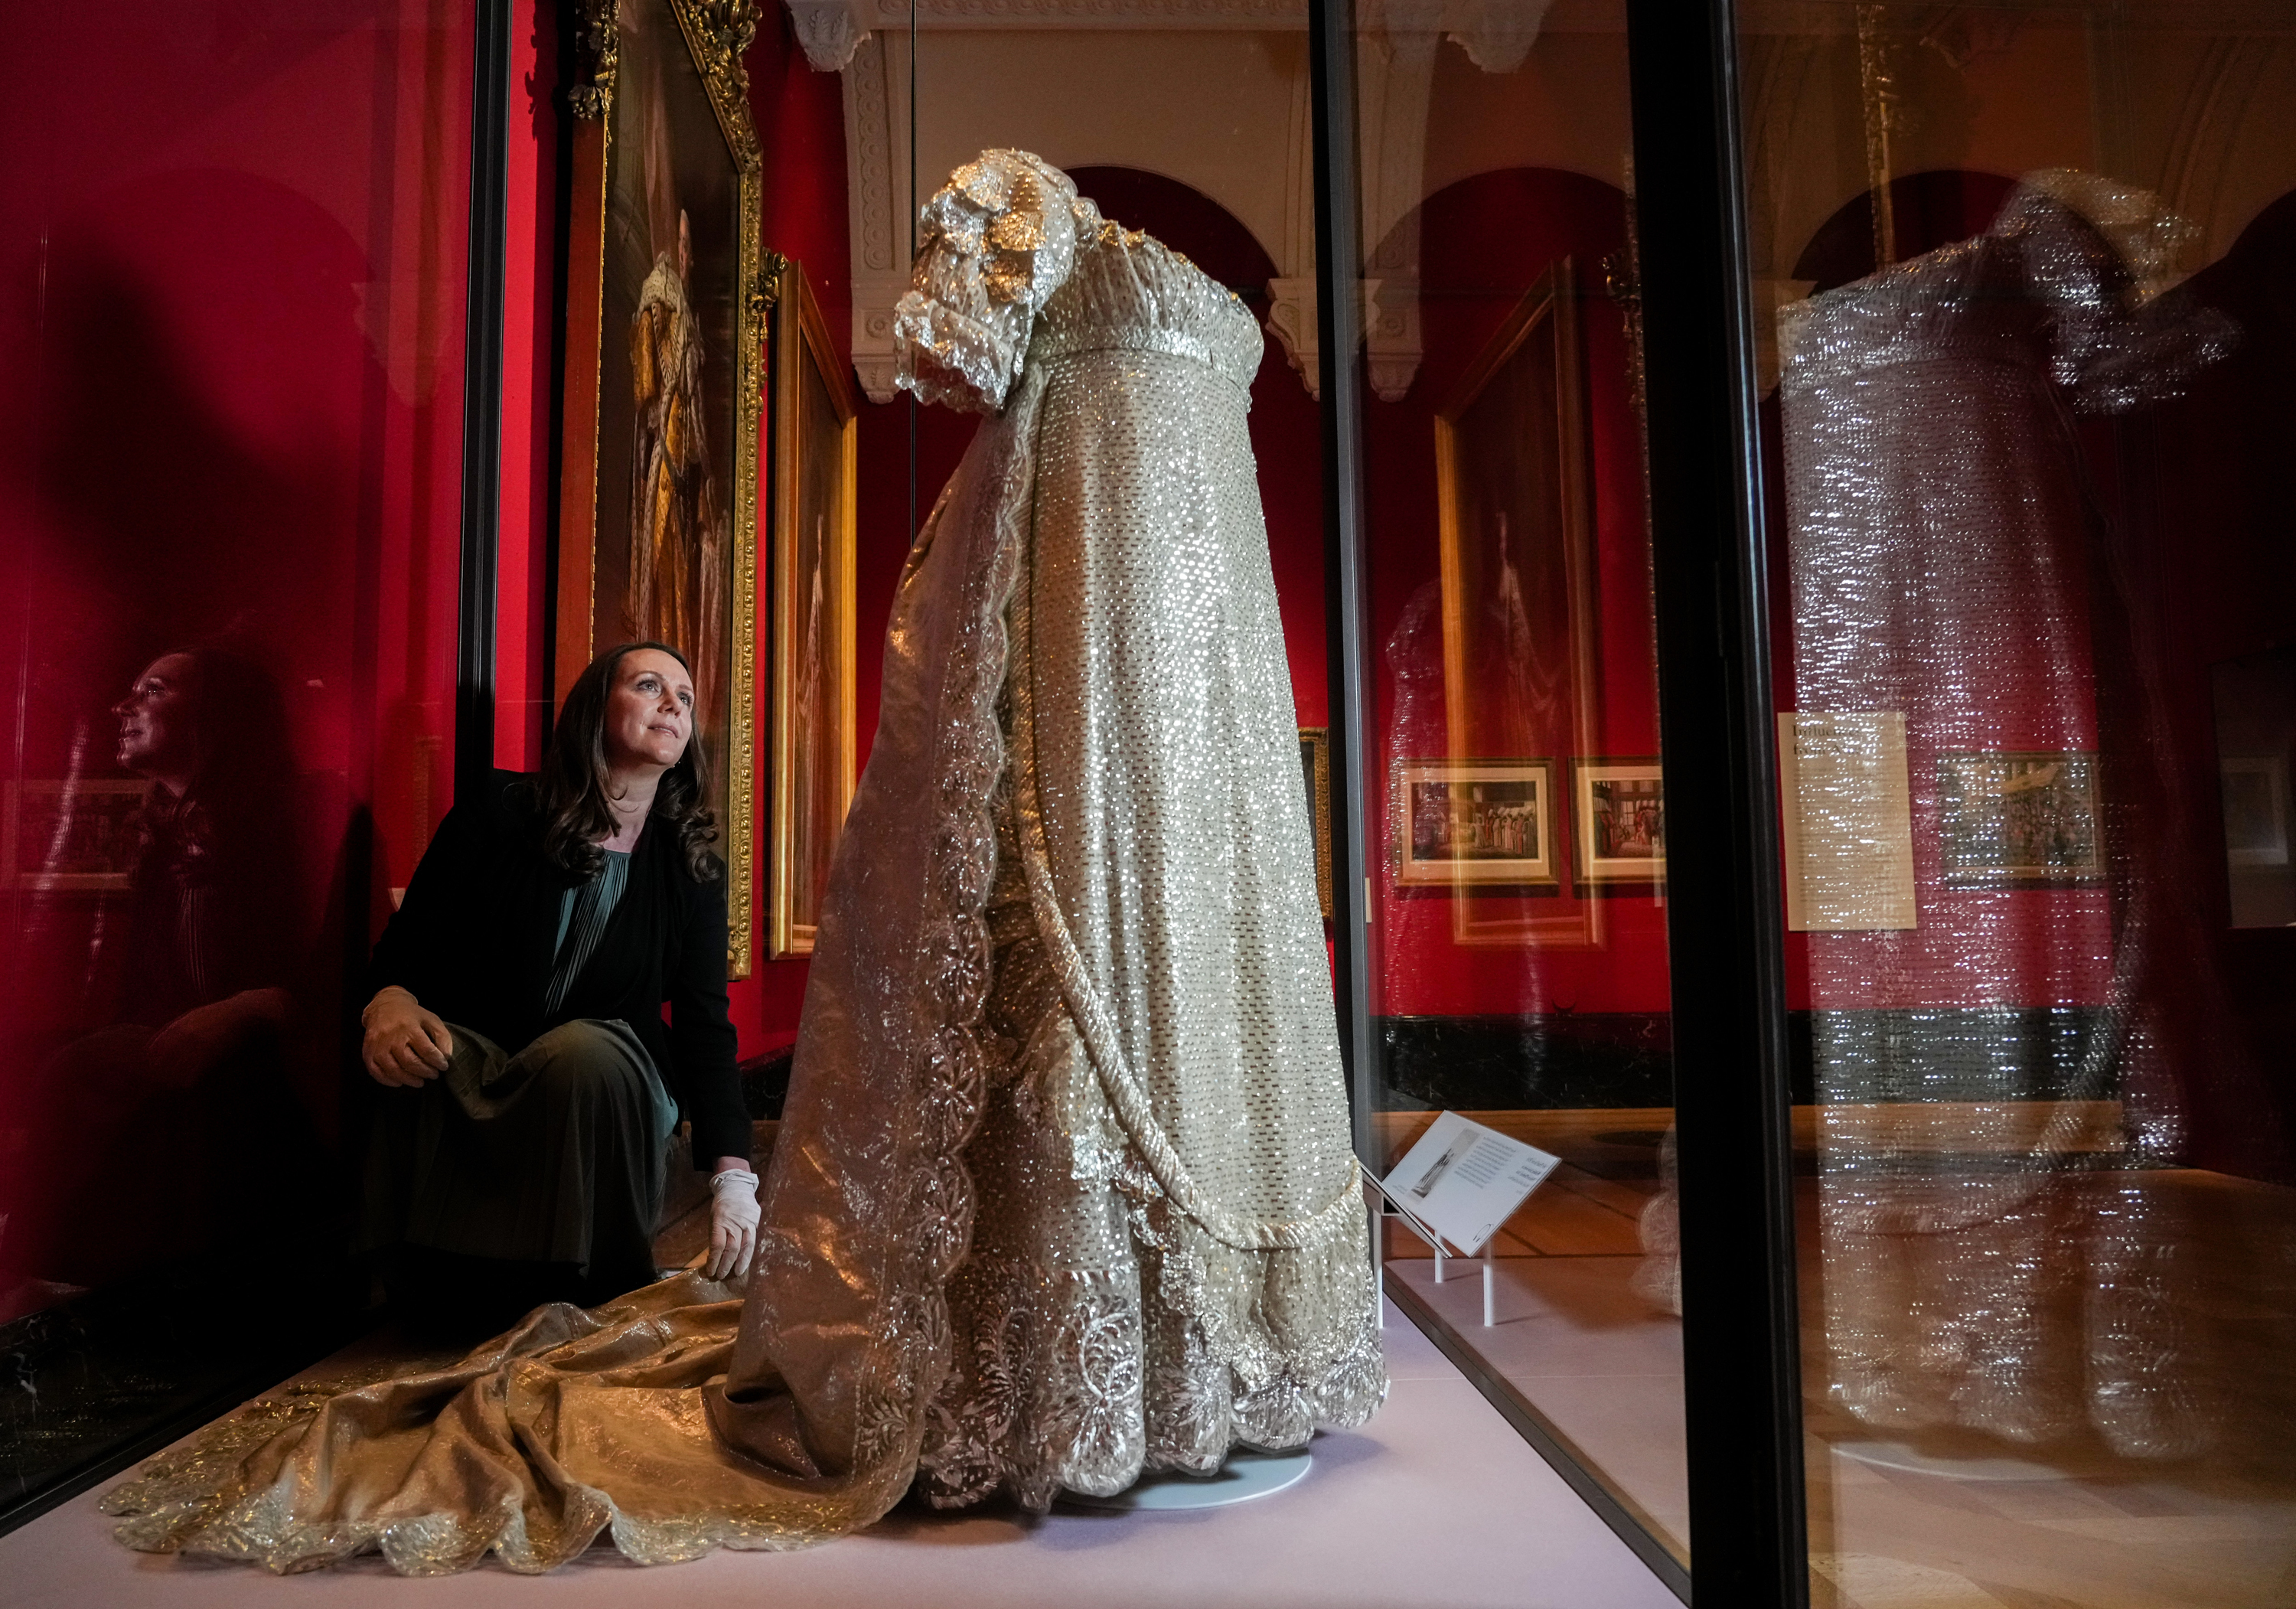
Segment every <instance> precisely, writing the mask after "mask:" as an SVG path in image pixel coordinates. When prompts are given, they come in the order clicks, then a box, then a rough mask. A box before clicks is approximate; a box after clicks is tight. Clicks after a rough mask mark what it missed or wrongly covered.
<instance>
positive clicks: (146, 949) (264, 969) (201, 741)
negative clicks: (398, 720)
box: [11, 648, 317, 1285]
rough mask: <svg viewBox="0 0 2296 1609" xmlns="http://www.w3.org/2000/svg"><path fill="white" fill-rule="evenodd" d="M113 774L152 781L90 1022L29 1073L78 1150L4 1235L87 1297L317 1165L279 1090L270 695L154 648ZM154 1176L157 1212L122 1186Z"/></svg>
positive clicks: (285, 1021)
mask: <svg viewBox="0 0 2296 1609" xmlns="http://www.w3.org/2000/svg"><path fill="white" fill-rule="evenodd" d="M112 713H113V714H114V715H115V716H117V717H118V718H119V743H118V748H117V751H116V753H117V759H118V760H119V764H120V766H121V767H122V768H125V769H127V770H129V771H133V772H135V773H136V774H137V775H139V776H143V777H145V778H147V779H148V780H149V783H150V786H149V788H148V789H147V791H146V792H145V793H144V796H143V803H142V805H141V806H140V807H139V809H138V810H137V812H136V816H135V829H136V836H137V849H136V857H135V869H134V872H133V874H132V875H131V877H130V879H129V885H128V887H129V891H128V897H127V912H126V920H125V922H124V923H123V924H121V925H120V928H119V930H118V931H119V935H120V936H119V939H118V940H117V941H116V942H112V943H101V942H100V944H99V948H98V952H97V956H96V960H97V963H98V965H97V969H96V978H97V980H98V989H99V991H100V997H102V998H103V1001H104V1003H103V1005H102V1008H101V1009H102V1018H101V1019H100V1020H101V1021H102V1022H105V1023H106V1024H107V1026H105V1027H103V1028H102V1029H100V1030H97V1031H96V1032H94V1033H93V1034H90V1035H88V1036H86V1038H82V1039H80V1040H78V1041H77V1042H76V1043H74V1044H72V1045H70V1046H69V1047H66V1048H65V1049H64V1050H63V1051H61V1053H60V1054H59V1055H57V1056H56V1057H55V1059H54V1060H53V1061H52V1062H51V1063H49V1064H48V1066H47V1068H46V1069H45V1073H46V1077H45V1086H46V1094H45V1099H46V1101H47V1103H48V1104H49V1107H50V1110H49V1112H48V1114H47V1118H46V1121H45V1123H44V1124H43V1129H42V1131H43V1132H47V1133H53V1134H65V1133H70V1134H74V1135H76V1136H78V1141H77V1142H76V1143H75V1145H73V1147H72V1153H73V1154H74V1155H75V1156H78V1157H85V1158H88V1159H98V1160H91V1161H89V1162H87V1163H86V1164H85V1165H81V1166H75V1165H74V1164H73V1163H72V1162H70V1161H69V1160H68V1159H67V1160H65V1161H63V1162H62V1165H63V1166H64V1167H65V1168H66V1169H67V1170H68V1175H67V1177H65V1178H61V1179H60V1180H58V1181H57V1185H56V1187H55V1188H54V1190H53V1192H52V1193H51V1194H49V1195H48V1197H47V1199H45V1201H42V1202H38V1203H25V1205H24V1211H25V1212H26V1221H25V1222H24V1223H23V1224H22V1225H21V1228H20V1230H19V1232H18V1234H16V1235H12V1236H11V1239H12V1241H13V1242H15V1243H16V1244H19V1245H24V1244H25V1243H27V1242H29V1243H30V1244H29V1245H25V1251H26V1252H27V1254H28V1255H29V1256H30V1257H34V1258H37V1259H38V1260H40V1261H41V1262H42V1263H43V1264H44V1265H45V1267H46V1268H48V1269H50V1270H52V1271H53V1273H54V1274H56V1275H58V1276H61V1277H64V1278H67V1279H69V1280H71V1281H72V1282H74V1283H76V1284H84V1285H85V1284H94V1283H98V1282H100V1281H103V1280H108V1279H111V1278H115V1277H121V1276H124V1275H126V1274H128V1273H131V1272H134V1271H135V1270H136V1269H138V1268H143V1267H145V1266H147V1265H150V1264H153V1263H157V1262H161V1261H165V1260H168V1259H171V1258H176V1257H181V1256H186V1255H192V1254H195V1253H198V1252H202V1251H205V1250H207V1249H209V1248H210V1247H211V1246H214V1245H216V1244H219V1243H220V1242H221V1241H222V1240H223V1239H224V1238H225V1236H227V1235H230V1234H232V1233H234V1231H237V1230H240V1229H243V1228H245V1227H248V1226H249V1225H250V1224H251V1223H252V1222H253V1221H255V1219H257V1217H258V1215H259V1214H260V1213H261V1211H263V1209H264V1205H265V1203H266V1201H267V1200H269V1199H271V1198H270V1197H268V1196H266V1194H263V1193H262V1192H261V1191H260V1190H259V1189H258V1186H257V1184H256V1182H255V1180H256V1178H257V1177H258V1175H257V1172H256V1170H253V1169H252V1168H251V1167H250V1164H251V1163H253V1162H256V1161H257V1159H258V1158H262V1159H265V1166H266V1169H267V1170H269V1171H268V1172H267V1173H266V1174H264V1175H263V1176H262V1177H264V1178H266V1179H267V1180H268V1181H269V1182H270V1183H271V1184H273V1185H276V1184H277V1183H278V1182H279V1173H280V1171H281V1170H293V1169H295V1168H297V1167H315V1166H316V1165H317V1161H316V1146H317V1141H316V1135H315V1133H314V1131H313V1129H312V1128H311V1126H310V1125H309V1123H308V1122H307V1120H306V1118H305V1116H304V1112H303V1104H302V1102H301V1101H299V1099H298V1098H297V1096H296V1095H295V1094H294V1092H293V1088H292V1085H291V1080H289V1078H288V1077H287V1072H288V1068H287V1055H286V1044H287V1030H288V1029H289V1027H290V1024H291V1021H292V1019H293V1017H294V1015H295V1011H294V1005H295V993H294V990H293V989H292V988H291V983H292V981H293V973H294V971H295V967H294V961H293V957H294V956H296V954H297V953H298V952H299V950H300V949H301V948H303V946H304V944H305V942H306V933H305V923H304V920H303V911H302V905H303V899H302V890H301V889H300V887H299V880H298V879H297V877H296V876H295V866H294V858H293V854H292V851H291V844H292V842H293V837H292V833H291V823H290V821H289V818H288V816H289V813H288V811H287V809H286V807H285V796H284V793H283V789H282V786H281V784H280V780H279V778H280V776H281V775H282V773H283V771H285V772H287V773H289V774H291V772H292V769H293V767H292V762H291V759H290V757H289V754H288V743H287V732H286V719H285V714H284V710H283V705H282V703H281V701H280V697H279V691H278V687H277V685H276V683H275V682H274V681H273V679H272V678H271V677H270V676H269V675H268V674H267V673H266V672H265V671H264V670H263V669H260V668H259V667H258V666H256V665H255V664H253V663H251V662H250V661H247V660H244V659H242V658H240V657H238V656H237V655H234V654H231V653H224V652H221V651H219V650H216V649H209V648H199V649H193V650H189V651H184V652H177V653H165V654H162V655H160V657H159V658H158V659H155V660H153V661H152V662H151V664H150V665H148V666H147V667H145V668H144V669H143V672H142V674H140V675H139V676H137V677H136V678H135V682H134V684H133V685H131V686H130V688H129V690H128V693H127V696H126V697H125V698H123V699H121V700H120V702H119V703H118V704H116V705H114V706H113V708H112ZM146 1171H148V1172H149V1173H150V1174H151V1176H152V1177H161V1176H164V1177H166V1178H168V1180H169V1185H170V1204H169V1210H168V1212H167V1213H166V1214H165V1215H162V1216H157V1217H155V1216H154V1215H153V1214H152V1212H151V1211H150V1210H149V1206H148V1203H145V1202H144V1201H143V1200H141V1199H140V1198H130V1197H127V1196H124V1195H123V1193H122V1192H121V1191H120V1190H119V1188H118V1180H119V1176H120V1175H121V1174H122V1173H123V1172H125V1173H127V1174H130V1175H133V1174H137V1173H143V1172H146Z"/></svg>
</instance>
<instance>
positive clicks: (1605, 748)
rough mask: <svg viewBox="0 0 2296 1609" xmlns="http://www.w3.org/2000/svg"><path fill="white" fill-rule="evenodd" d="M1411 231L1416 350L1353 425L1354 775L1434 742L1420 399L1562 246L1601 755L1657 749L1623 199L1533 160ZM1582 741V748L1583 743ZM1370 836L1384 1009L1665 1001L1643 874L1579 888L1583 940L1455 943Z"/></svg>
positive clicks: (1433, 506)
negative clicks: (1408, 370) (1581, 382)
mask: <svg viewBox="0 0 2296 1609" xmlns="http://www.w3.org/2000/svg"><path fill="white" fill-rule="evenodd" d="M1415 223H1416V226H1417V227H1418V229H1419V231H1420V241H1421V267H1420V290H1421V298H1422V304H1421V315H1420V317H1421V336H1422V340H1423V343H1424V346H1425V357H1424V358H1423V361H1422V363H1421V365H1420V368H1419V371H1418V374H1417V375H1416V376H1415V379H1414V381H1413V382H1412V386H1411V390H1409V392H1408V393H1406V395H1405V397H1404V398H1403V399H1402V400H1401V401H1399V402H1394V403H1389V402H1382V401H1379V400H1376V399H1374V400H1372V401H1370V402H1369V403H1368V405H1367V406H1366V410H1365V423H1364V437H1365V441H1364V454H1365V460H1364V480H1365V500H1366V511H1365V513H1366V523H1367V527H1368V529H1369V531H1370V546H1371V553H1372V560H1371V568H1372V577H1371V616H1372V618H1371V622H1370V625H1371V630H1370V650H1371V653H1372V655H1373V663H1372V665H1371V667H1370V670H1371V678H1370V679H1371V685H1372V689H1373V699H1374V704H1373V718H1374V727H1375V730H1376V732H1377V733H1378V734H1379V735H1381V737H1382V738H1383V740H1384V747H1383V749H1382V751H1381V752H1379V753H1378V754H1377V755H1376V756H1375V760H1376V764H1377V771H1376V772H1375V773H1374V774H1373V775H1369V776H1366V777H1365V784H1366V786H1367V787H1368V788H1369V789H1370V790H1371V791H1372V794H1373V797H1374V799H1377V800H1382V801H1384V800H1385V799H1386V795H1387V791H1388V788H1389V785H1390V784H1389V777H1390V765H1391V763H1392V762H1393V761H1394V760H1396V759H1406V758H1428V759H1440V758H1442V757H1443V756H1444V754H1445V753H1446V751H1447V733H1446V730H1445V727H1444V717H1443V701H1442V685H1443V672H1442V632H1441V623H1440V622H1441V615H1440V607H1439V604H1440V598H1439V593H1440V582H1439V570H1440V547H1439V525H1438V511H1437V495H1436V467H1435V415H1436V414H1437V412H1438V411H1439V409H1440V408H1442V407H1443V406H1446V405H1447V404H1448V403H1449V402H1450V401H1451V400H1452V398H1453V395H1454V393H1455V392H1456V390H1458V388H1459V386H1460V384H1461V382H1462V381H1463V379H1464V375H1465V373H1466V370H1467V368H1468V366H1469V365H1471V364H1472V362H1473V361H1474V359H1475V357H1476V356H1477V354H1479V353H1480V351H1481V350H1482V349H1483V348H1484V346H1485V345H1486V344H1487V343H1488V341H1489V340H1490V339H1491V337H1492V336H1493V335H1494V334H1495V333H1496V332H1497V330H1498V328H1499V325H1500V324H1502V323H1503V322H1504V321H1505V318H1506V316H1507V315H1508V313H1509V312H1510V311H1512V310H1513V308H1514V306H1515V304H1516V302H1517V301H1518V300H1520V299H1521V296H1522V294H1523V293H1524V292H1525V291H1528V290H1529V288H1530V286H1531V285H1532V284H1533V283H1536V282H1537V281H1538V277H1539V276H1540V275H1542V274H1544V273H1545V272H1546V270H1547V268H1548V267H1549V266H1550V265H1551V264H1553V263H1554V261H1555V260H1556V259H1560V258H1562V257H1565V256H1567V257H1569V258H1570V259H1572V262H1573V265H1574V267H1575V270H1576V275H1577V279H1578V284H1579V314H1580V319H1581V331H1582V339H1583V343H1584V355H1585V371H1586V382H1587V425H1588V432H1589V436H1590V447H1591V455H1592V460H1593V464H1592V477H1591V485H1590V488H1589V489H1590V493H1591V498H1592V503H1593V518H1594V522H1595V540H1596V544H1597V548H1596V551H1597V563H1598V568H1599V571H1600V579H1599V588H1598V590H1599V611H1600V615H1599V626H1598V633H1599V639H1600V644H1601V653H1600V661H1599V670H1598V675H1597V677H1596V679H1597V681H1598V682H1599V684H1600V710H1601V713H1600V717H1599V729H1600V732H1601V739H1600V752H1601V754H1602V755H1603V756H1608V757H1614V758H1620V759H1627V758H1643V757H1648V756H1652V755H1655V754H1656V753H1657V752H1658V713H1657V711H1658V706H1657V696H1656V685H1655V678H1654V674H1653V669H1652V664H1653V661H1652V644H1651V619H1650V576H1649V559H1648V544H1647V539H1646V537H1645V532H1644V517H1643V494H1642V445H1641V439H1640V434H1639V431H1638V429H1637V427H1636V423H1635V416H1634V412H1633V407H1632V403H1631V399H1630V397H1629V394H1628V366H1627V345H1626V332H1625V324H1624V320H1623V318H1622V317H1621V316H1620V311H1619V309H1618V308H1617V306H1616V305H1615V304H1613V303H1612V302H1611V301H1610V300H1608V299H1607V298H1606V297H1605V296H1604V294H1603V259H1604V257H1605V256H1606V255H1608V254H1610V253H1611V252H1613V251H1616V250H1619V249H1620V247H1622V246H1623V245H1624V243H1625V241H1626V210H1625V202H1624V198H1623V196H1622V195H1621V194H1620V192H1619V191H1618V190H1617V189H1616V188H1614V187H1613V186H1611V185H1606V184H1603V183H1602V182H1601V181H1599V180H1596V179H1592V178H1587V177H1586V176H1582V175H1579V174H1571V173H1563V172H1558V171H1554V170H1552V169H1546V168H1512V169H1506V170H1502V171H1498V172H1493V173H1486V174H1480V175H1477V176H1474V177H1472V178H1469V179H1464V180H1462V181H1460V182H1459V183H1458V184H1456V185H1451V186H1449V187H1448V188H1447V189H1445V190H1442V191H1439V192H1438V193H1436V194H1435V195H1433V196H1431V197H1430V198H1428V200H1427V201H1425V202H1424V203H1423V204H1422V206H1421V208H1420V209H1419V213H1418V215H1417V218H1416V219H1415ZM1543 758H1552V759H1556V760H1557V761H1559V762H1563V763H1559V764H1558V765H1557V767H1556V768H1555V771H1554V784H1555V788H1556V791H1557V795H1558V800H1557V804H1558V808H1557V810H1556V821H1557V828H1558V836H1559V837H1561V838H1562V841H1563V842H1564V844H1565V845H1566V847H1567V845H1568V842H1569V841H1570V833H1571V832H1573V831H1575V829H1576V827H1577V823H1576V822H1575V821H1566V820H1565V819H1564V817H1567V816H1568V815H1570V808H1569V806H1568V803H1567V797H1568V791H1569V784H1570V767H1569V765H1568V763H1567V762H1568V761H1569V760H1570V759H1572V758H1576V757H1573V756H1570V755H1567V754H1558V755H1553V756H1546V757H1543ZM1590 758H1591V757H1590ZM1399 826H1400V823H1399V822H1395V821H1382V829H1383V830H1382V833H1381V834H1380V835H1379V837H1378V838H1377V840H1376V841H1374V844H1373V845H1372V849H1373V851H1374V865H1375V866H1376V868H1377V869H1375V870H1374V873H1373V882H1374V889H1375V899H1376V901H1377V903H1376V906H1375V907H1374V908H1375V909H1376V910H1377V912H1378V914H1379V916H1380V932H1379V941H1380V955H1379V960H1378V968H1379V970H1378V977H1379V980H1380V981H1379V991H1380V992H1379V1000H1378V1003H1377V1007H1376V1009H1377V1010H1379V1011H1380V1012H1381V1013H1382V1014H1390V1015H1418V1014H1432V1015H1467V1016H1472V1015H1480V1014H1530V1013H1545V1012H1554V1011H1578V1012H1588V1013H1595V1012H1658V1011H1664V1010H1665V1009H1666V1007H1667V981H1666V917H1665V910H1664V907H1662V906H1661V905H1660V904H1658V903H1657V902H1656V901H1655V900H1654V899H1653V898H1652V893H1651V891H1650V890H1648V889H1647V888H1628V889H1623V890H1619V891H1611V892H1608V893H1604V894H1602V895H1598V896H1596V899H1597V900H1598V901H1599V905H1600V917H1601V928H1600V932H1601V939H1600V942H1599V944H1598V945H1597V946H1595V947H1591V948H1590V947H1587V946H1585V945H1583V944H1582V945H1581V946H1579V947H1577V948H1562V947H1560V946H1548V945H1525V944H1520V943H1517V944H1497V945H1489V946H1485V945H1480V944H1463V943H1461V942H1459V940H1458V938H1457V936H1456V930H1455V925H1454V923H1455V916H1456V914H1457V903H1456V900H1455V899H1454V898H1453V897H1452V895H1451V894H1450V892H1449V891H1447V890H1435V891H1419V890H1410V891H1402V890H1398V888H1397V886H1396V884H1395V880H1394V872H1393V869H1392V868H1393V866H1394V856H1395V853H1396V844H1395V841H1394V836H1393V834H1394V833H1395V832H1396V831H1397V830H1398V828H1399ZM1586 906H1587V902H1586V901H1582V900H1581V899H1579V897H1578V896H1577V891H1576V889H1575V886H1573V885H1572V884H1571V883H1569V882H1566V883H1565V885H1564V887H1563V889H1562V891H1561V892H1559V893H1556V894H1554V895H1548V896H1544V897H1538V898H1513V899H1488V900H1478V901H1476V909H1477V912H1478V915H1480V916H1482V917H1486V918H1509V917H1529V918H1546V917H1569V916H1573V915H1581V914H1583V913H1584V911H1585V909H1586Z"/></svg>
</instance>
